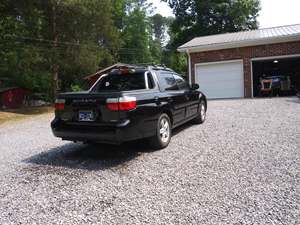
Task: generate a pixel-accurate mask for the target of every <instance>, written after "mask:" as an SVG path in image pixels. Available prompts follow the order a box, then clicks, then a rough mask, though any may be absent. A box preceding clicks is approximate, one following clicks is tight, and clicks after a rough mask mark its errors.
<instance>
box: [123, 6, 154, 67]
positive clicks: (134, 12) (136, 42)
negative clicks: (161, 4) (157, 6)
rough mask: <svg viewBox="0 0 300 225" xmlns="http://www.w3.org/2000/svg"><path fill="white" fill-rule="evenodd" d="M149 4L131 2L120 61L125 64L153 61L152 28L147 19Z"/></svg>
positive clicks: (128, 8) (124, 28) (125, 19)
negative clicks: (151, 49)
mask: <svg viewBox="0 0 300 225" xmlns="http://www.w3.org/2000/svg"><path fill="white" fill-rule="evenodd" d="M148 7H149V6H148V4H146V1H144V0H135V1H130V2H129V3H128V6H127V11H126V17H125V18H124V27H123V29H122V33H121V38H122V42H123V45H122V50H121V51H120V59H121V61H122V62H125V63H147V62H151V61H152V57H151V53H150V38H151V35H150V26H149V21H148V18H147V9H148Z"/></svg>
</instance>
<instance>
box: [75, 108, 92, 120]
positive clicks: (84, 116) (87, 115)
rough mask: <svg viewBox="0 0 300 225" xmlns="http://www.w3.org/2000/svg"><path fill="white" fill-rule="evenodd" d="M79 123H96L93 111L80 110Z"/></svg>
mask: <svg viewBox="0 0 300 225" xmlns="http://www.w3.org/2000/svg"><path fill="white" fill-rule="evenodd" d="M78 121H79V122H93V121H95V113H94V111H93V110H79V111H78Z"/></svg>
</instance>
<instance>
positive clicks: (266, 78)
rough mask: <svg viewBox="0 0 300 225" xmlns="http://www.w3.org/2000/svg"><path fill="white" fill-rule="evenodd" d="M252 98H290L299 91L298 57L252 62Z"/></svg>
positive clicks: (299, 70)
mask: <svg viewBox="0 0 300 225" xmlns="http://www.w3.org/2000/svg"><path fill="white" fill-rule="evenodd" d="M252 69H253V96H254V97H265V96H270V97H273V96H291V95H295V94H296V91H297V90H300V57H295V58H284V59H280V58H278V59H276V58H274V59H269V60H259V61H253V62H252Z"/></svg>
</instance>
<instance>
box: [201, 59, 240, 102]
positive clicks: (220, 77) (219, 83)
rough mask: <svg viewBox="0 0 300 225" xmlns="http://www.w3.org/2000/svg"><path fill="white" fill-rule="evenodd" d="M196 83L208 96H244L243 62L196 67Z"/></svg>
mask: <svg viewBox="0 0 300 225" xmlns="http://www.w3.org/2000/svg"><path fill="white" fill-rule="evenodd" d="M196 83H198V84H199V85H200V90H201V91H202V92H203V93H204V94H205V95H206V96H207V98H210V99H214V98H243V97H244V76H243V63H242V61H238V62H225V63H213V64H203V65H201V64H200V65H198V66H197V67H196Z"/></svg>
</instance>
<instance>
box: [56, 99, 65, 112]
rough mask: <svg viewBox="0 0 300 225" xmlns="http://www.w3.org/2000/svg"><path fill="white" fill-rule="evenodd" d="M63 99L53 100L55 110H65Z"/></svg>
mask: <svg viewBox="0 0 300 225" xmlns="http://www.w3.org/2000/svg"><path fill="white" fill-rule="evenodd" d="M65 103H66V100H65V99H56V100H55V110H64V109H65Z"/></svg>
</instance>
